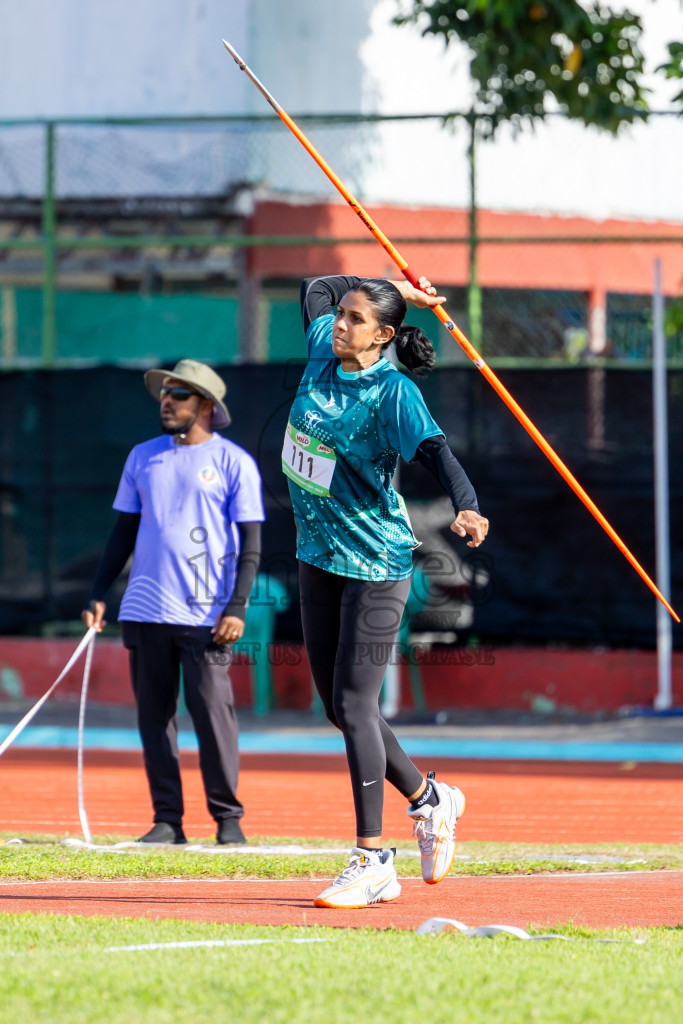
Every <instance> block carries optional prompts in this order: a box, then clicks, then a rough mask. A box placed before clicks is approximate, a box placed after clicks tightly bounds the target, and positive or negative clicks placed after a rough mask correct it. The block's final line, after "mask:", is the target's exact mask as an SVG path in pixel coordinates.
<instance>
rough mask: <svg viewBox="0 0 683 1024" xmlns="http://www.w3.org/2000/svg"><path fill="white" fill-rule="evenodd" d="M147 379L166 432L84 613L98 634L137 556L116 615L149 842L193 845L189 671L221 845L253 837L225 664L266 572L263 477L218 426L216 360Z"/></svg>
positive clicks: (126, 475) (220, 391)
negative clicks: (183, 720) (260, 574)
mask: <svg viewBox="0 0 683 1024" xmlns="http://www.w3.org/2000/svg"><path fill="white" fill-rule="evenodd" d="M145 384H146V386H147V390H148V391H149V392H150V394H151V395H152V396H153V397H154V398H156V399H157V400H158V401H159V402H160V412H161V429H162V431H163V433H162V435H161V436H160V437H155V438H153V439H152V440H151V441H145V442H144V443H143V444H139V445H136V446H135V448H133V450H132V451H131V453H130V455H129V456H128V459H127V460H126V464H125V467H124V470H123V474H122V476H121V481H120V483H119V488H118V491H117V494H116V498H115V501H114V508H115V509H116V510H117V511H118V513H119V517H118V520H117V522H116V524H115V525H114V528H113V530H112V533H111V535H110V537H109V540H108V542H107V545H106V547H105V550H104V553H103V555H102V558H101V560H100V563H99V566H98V569H97V572H96V576H95V581H94V584H93V587H92V590H91V594H90V598H91V600H90V605H89V608H88V609H87V610H85V611H84V612H83V613H82V618H83V621H84V622H85V624H86V626H88V627H89V626H91V625H94V626H95V628H96V629H98V630H101V629H102V626H103V625H104V624H105V623H104V614H105V610H106V605H105V601H104V598H105V595H106V592H107V590H108V588H109V587H110V586H111V584H112V583H113V582H114V580H115V579H116V578H117V576H118V575H119V573H120V572H121V571H122V569H123V568H124V566H125V564H126V562H127V561H128V558H129V557H130V555H131V553H133V565H132V568H131V572H130V577H129V580H128V586H127V588H126V591H125V594H124V596H123V600H122V602H121V608H120V612H119V621H120V623H121V629H122V635H123V642H124V644H125V646H126V647H127V648H128V650H129V652H130V672H131V681H132V684H133V692H134V694H135V701H136V705H137V713H138V727H139V730H140V738H141V740H142V748H143V755H144V763H145V770H146V773H147V780H148V783H149V789H150V794H151V797H152V805H153V808H154V825H153V827H152V829H151V830H150V831H149V832H147V833H146V834H145V835H144V836H142V837H141V839H140V842H143V843H163V844H177V843H184V842H185V841H186V840H185V835H184V832H183V828H182V818H183V810H184V808H183V795H182V784H181V778H180V766H179V760H178V743H177V733H178V725H177V710H178V696H179V689H180V672H181V668H182V678H183V684H184V694H185V703H186V705H187V709H188V711H189V713H190V715H191V717H192V721H193V724H194V728H195V731H196V734H197V740H198V743H199V765H200V769H201V773H202V779H203V782H204V790H205V792H206V800H207V805H208V809H209V813H210V814H211V816H212V817H213V818H214V820H215V821H216V841H217V842H218V843H221V844H228V843H244V842H246V840H245V837H244V834H243V832H242V829H241V826H240V818H241V817H242V815H243V813H244V810H243V807H242V804H241V803H240V801H239V800H238V798H237V793H236V791H237V776H238V767H239V754H238V742H237V741H238V726H237V717H236V714H235V708H234V699H233V693H232V686H231V683H230V679H229V676H228V669H227V667H226V666H227V664H229V661H230V646H229V645H231V644H233V643H234V642H235V641H236V640H239V638H240V637H241V636H242V633H243V631H244V621H245V614H246V608H247V602H248V599H249V594H250V592H251V588H252V584H253V582H254V578H255V576H256V573H257V571H258V564H259V559H260V550H261V522H262V521H263V519H264V513H263V500H262V494H261V479H260V476H259V472H258V469H257V467H256V463H255V462H254V460H253V459H252V457H251V456H250V455H249V454H248V453H247V452H246V451H245V450H244V449H243V448H240V447H239V446H238V445H236V444H233V442H232V441H228V440H226V439H225V438H224V437H221V436H220V435H219V434H217V433H215V431H217V430H221V429H223V428H224V427H227V426H228V424H229V423H230V415H229V413H228V410H227V408H226V406H225V404H224V401H223V398H224V396H225V392H226V388H225V384H224V382H223V381H222V380H221V378H220V377H219V376H218V375H217V374H216V373H215V372H214V371H213V370H212V369H211V368H210V367H209V366H206V365H204V364H203V363H199V362H196V361H195V360H192V359H183V360H181V361H180V362H179V363H177V364H176V366H175V367H174V368H173V370H148V371H147V373H146V374H145Z"/></svg>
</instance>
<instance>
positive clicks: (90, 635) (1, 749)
mask: <svg viewBox="0 0 683 1024" xmlns="http://www.w3.org/2000/svg"><path fill="white" fill-rule="evenodd" d="M96 636H97V630H96V629H94V628H93V627H92V626H91V627H90V629H89V630H88V631H87V633H86V634H85V636H84V637H83V639H82V640H81V642H80V643H79V645H78V647H77V648H76V650H75V651H74V652H73V654H72V655H71V657H70V658H69V660H68V661H67V663H66V665H65V666H64V668H63V669H62V671H61V672H60V673H59V675H58V676H57V678H56V679H55V681H54V683H53V684H52V686H51V687H50V689H49V690H48V691H47V693H44V694H43V696H42V697H41V698H40V700H38V701H36V703H35V704H34V705H33V707H32V708H31V710H30V711H28V712H27V713H26V714H25V715H24V717H23V718H22V720H21V721H20V722H19V723H18V724H17V725H15V726H14V728H13V729H12V731H11V733H10V734H9V736H6V737H5V739H4V740H3V741H2V743H0V755H2V754H4V753H5V751H6V750H7V748H8V747H9V746H11V745H12V743H14V741H15V739H16V738H17V736H18V735H19V733H21V732H23V730H24V729H25V728H26V726H27V725H28V723H29V722H30V721H31V719H32V718H33V716H34V715H36V714H37V713H38V712H39V711H40V709H41V708H42V706H43V704H44V703H45V701H46V700H47V699H48V697H49V696H50V694H51V693H52V692H53V691H54V690H56V689H57V687H58V686H59V684H60V683H61V681H62V679H63V678H64V676H65V675H66V674H67V672H68V671H69V669H70V668H71V667H72V665H75V664H76V662H77V661H78V659H79V658H80V656H81V654H82V653H83V651H84V650H85V648H86V647H88V646H89V644H91V642H92V641H93V640H94V639H95V637H96ZM86 668H88V669H89V663H88V662H86Z"/></svg>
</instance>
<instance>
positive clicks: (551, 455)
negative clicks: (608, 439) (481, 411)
mask: <svg viewBox="0 0 683 1024" xmlns="http://www.w3.org/2000/svg"><path fill="white" fill-rule="evenodd" d="M223 46H224V47H225V49H226V50H227V51H228V53H229V54H230V56H231V57H232V58H233V60H234V61H235V63H236V64H237V65H238V67H239V68H240V70H241V71H244V72H245V74H246V75H247V77H248V78H249V79H250V80H251V81H252V82H253V83H254V85H255V86H256V88H257V89H258V90H259V92H260V93H261V94H262V96H263V97H264V99H265V100H266V101H267V102H268V103H269V104H270V106H271V107H272V108H273V110H274V111H275V112H276V114H277V115H278V116H279V117H280V118H281V119H282V120H283V121H284V123H285V124H286V125H287V127H288V128H289V129H290V131H291V132H292V133H293V134H294V135H296V137H297V139H298V140H299V142H300V143H301V145H302V146H303V147H304V149H305V150H306V151H307V152H308V153H309V154H310V155H311V156H312V157H313V159H314V160H315V162H316V163H317V165H318V167H320V169H321V171H323V173H324V174H326V175H327V177H328V178H329V179H330V181H331V182H332V184H333V185H334V187H335V188H336V189H337V191H338V192H339V193H340V194H341V195H342V196H343V198H344V199H345V200H346V202H347V203H348V204H349V206H350V207H351V209H352V210H353V211H354V213H356V214H357V215H358V216H359V217H360V219H361V220H362V221H363V223H364V224H365V226H366V228H368V230H369V231H370V232H371V233H372V234H373V235H374V237H375V238H376V239H377V241H378V242H379V244H380V245H381V246H382V248H383V249H385V250H386V251H387V253H388V254H389V256H390V257H391V259H392V260H393V262H394V263H395V264H396V266H397V267H398V268H399V270H400V271H401V273H402V274H403V276H404V277H405V278H406V280H408V281H410V283H411V284H412V285H413V286H414V287H415V288H419V287H420V285H419V281H418V277H417V275H416V274H414V273H413V271H412V270H411V269H410V267H409V266H408V262H407V260H405V259H404V258H403V256H402V255H401V253H400V252H399V251H398V249H396V247H395V246H394V245H392V243H391V242H390V240H389V239H388V238H387V236H386V235H385V234H384V232H383V231H382V230H381V228H379V227H378V225H377V224H375V222H374V220H373V219H372V217H371V216H370V215H369V214H368V213H367V211H366V210H364V209H363V207H362V206H361V204H360V203H359V202H358V200H357V199H356V197H355V196H354V195H353V193H352V192H350V191H349V189H348V188H347V187H346V185H345V184H344V182H343V181H342V180H341V178H340V177H339V176H338V175H337V174H335V172H334V171H333V170H332V168H331V167H330V165H329V164H328V163H327V161H326V160H325V159H324V157H323V156H321V154H320V153H319V152H318V150H317V149H316V148H315V146H314V145H313V143H312V142H311V141H310V140H309V139H308V138H307V137H306V136H305V135H304V133H303V132H302V131H301V129H300V128H299V126H298V125H297V124H296V122H295V121H293V120H292V118H291V117H290V116H289V114H288V113H287V111H286V110H283V109H282V107H281V106H280V104H279V103H278V102H277V100H276V99H275V98H274V97H273V96H272V95H271V94H270V93H269V92H268V90H267V89H266V87H265V86H264V85H263V83H262V82H260V81H259V79H258V78H257V77H256V75H255V74H254V73H253V71H252V70H251V68H250V67H248V65H247V64H245V62H244V61H243V60H242V58H241V57H240V56H239V54H238V53H237V52H236V51H235V50H234V49H233V47H232V46H231V45H230V44H229V43H227V42H226V41H225V39H224V40H223ZM431 308H432V311H433V312H434V314H435V315H436V316H437V317H438V318H439V320H440V321H441V323H442V324H443V325H444V327H445V328H446V330H447V331H449V333H450V334H451V335H452V336H453V337H454V338H455V340H456V341H457V343H458V344H459V345H460V347H461V348H462V349H463V350H464V351H465V352H466V353H467V355H468V356H469V357H470V359H471V360H472V362H473V363H474V365H475V366H476V367H477V369H478V370H480V371H481V373H482V374H483V375H484V377H486V379H487V381H488V382H489V384H490V385H491V387H492V388H493V390H494V391H495V392H496V394H498V395H499V396H500V397H501V398H502V399H503V401H504V402H505V404H506V405H507V407H508V409H509V410H510V411H511V412H512V413H513V415H514V416H516V418H517V419H518V420H519V422H520V423H521V424H522V426H523V427H524V429H525V430H526V432H527V433H528V434H529V435H530V436H531V437H532V438H533V439H534V441H535V442H536V444H537V445H538V447H539V448H540V449H541V451H542V452H543V453H544V455H546V456H547V458H548V459H550V461H551V462H552V464H553V466H554V467H555V469H556V470H557V471H558V473H559V474H560V476H561V477H562V478H563V479H564V480H566V482H567V483H568V484H569V486H570V487H571V489H572V490H573V491H574V493H575V494H576V495H577V497H578V498H580V500H581V501H582V502H583V504H584V505H585V506H586V508H587V509H588V511H589V512H590V513H591V515H592V516H593V517H594V518H595V519H597V521H598V522H599V523H600V525H601V526H602V528H603V530H604V531H605V533H606V534H607V536H608V537H609V538H610V539H611V540H612V541H614V543H615V544H616V546H617V547H618V548H619V550H620V551H621V553H622V555H624V557H625V558H626V559H627V560H628V561H629V562H630V563H631V565H632V566H633V568H634V569H635V570H636V572H637V573H638V575H639V576H640V577H641V579H642V580H643V581H644V582H645V583H646V584H647V586H648V587H649V588H650V590H651V591H652V593H653V594H654V595H655V597H657V598H658V600H660V601H661V602H662V604H663V605H664V607H665V608H666V610H667V611H668V612H669V613H670V615H671V616H672V617H673V618H674V619H675V620H676V622H680V621H681V620H680V618H679V616H678V615H677V614H676V612H675V611H674V610H673V608H672V607H671V605H670V604H669V602H668V601H667V599H666V598H665V597H664V595H663V594H662V593H661V591H660V590H659V588H658V587H657V586H656V584H655V583H654V582H653V580H651V579H650V577H649V576H648V574H647V573H646V572H645V570H644V569H643V567H642V565H640V563H639V562H638V560H637V559H636V557H635V556H634V555H633V554H632V553H631V551H630V550H629V549H628V548H627V546H626V544H624V542H623V540H622V539H621V537H620V536H619V534H618V533H617V532H616V530H615V529H614V528H613V527H612V526H611V525H610V523H609V522H608V521H607V519H606V518H605V516H604V515H603V514H602V512H601V511H600V509H599V508H598V506H597V505H596V504H595V502H594V501H593V500H592V498H590V496H589V495H588V494H587V493H586V491H585V490H584V489H583V487H582V486H581V484H580V483H579V481H578V480H577V479H576V477H575V476H574V474H573V473H572V472H571V470H570V469H569V468H568V467H567V466H566V465H565V464H564V462H563V461H562V459H561V458H560V457H559V455H558V454H557V452H556V451H555V450H554V449H553V448H552V446H551V445H549V444H548V442H547V441H546V439H545V438H544V436H543V434H542V433H541V432H540V430H538V428H537V427H535V426H534V424H533V423H532V421H531V420H530V419H529V417H528V416H527V414H526V413H525V412H524V410H523V409H522V408H521V406H520V405H518V403H517V402H516V401H515V399H514V398H513V397H512V395H511V394H510V392H509V391H508V390H507V388H506V387H505V386H504V384H503V383H502V381H500V380H499V379H498V377H497V376H496V374H495V373H494V372H493V370H492V369H491V367H490V366H487V364H486V363H485V362H484V360H483V359H482V357H481V356H480V355H479V353H478V352H477V350H476V349H475V347H474V345H472V343H471V342H470V341H469V340H468V339H467V338H466V337H465V335H464V334H463V333H462V331H461V330H460V328H459V327H457V326H456V324H455V323H454V322H453V321H452V320H451V318H450V317H449V315H448V313H447V312H446V310H445V309H444V308H443V306H441V305H439V306H433V307H431Z"/></svg>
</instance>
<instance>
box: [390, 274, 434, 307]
mask: <svg viewBox="0 0 683 1024" xmlns="http://www.w3.org/2000/svg"><path fill="white" fill-rule="evenodd" d="M418 280H419V285H420V287H419V288H415V286H414V285H412V284H411V283H410V281H407V280H406V279H405V278H401V279H400V280H399V281H391V284H393V285H394V287H395V288H398V290H399V291H400V293H401V295H402V296H403V298H404V299H405V300H406V302H412V304H413V306H418V307H419V308H421V309H428V308H429V309H431V307H432V306H439V305H441V304H442V303H444V302H445V301H446V296H445V295H437V294H436V288H435V287H434V285H433V284H432V282H431V281H428V280H427V278H426V277H420V278H419V279H418Z"/></svg>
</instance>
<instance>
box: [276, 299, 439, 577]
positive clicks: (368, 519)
mask: <svg viewBox="0 0 683 1024" xmlns="http://www.w3.org/2000/svg"><path fill="white" fill-rule="evenodd" d="M333 321H334V315H333V314H331V313H328V314H325V315H324V316H319V317H317V319H315V320H313V322H312V323H311V324H310V326H309V328H308V330H307V332H306V341H307V344H308V356H309V361H308V363H307V365H306V369H305V371H304V375H303V377H302V379H301V383H300V384H299V387H298V390H297V395H296V398H295V400H294V404H293V405H292V408H291V411H290V415H289V423H288V426H287V432H286V434H285V440H284V445H283V449H282V468H283V471H284V472H285V473H286V475H287V477H288V482H289V490H290V494H291V499H292V506H293V510H294V517H295V520H296V527H297V557H298V558H299V559H300V560H301V561H303V562H308V563H309V564H311V565H315V566H317V567H318V568H320V569H325V570H327V571H328V572H333V573H337V574H338V575H341V576H349V577H352V578H354V579H361V580H376V581H379V580H402V579H406V578H407V577H409V576H410V574H411V572H412V550H413V548H415V547H417V545H418V543H419V542H418V541H417V540H416V539H415V537H414V536H413V531H412V528H411V525H410V520H409V518H408V513H407V511H406V507H405V502H404V501H403V498H402V497H401V496H400V495H399V494H398V493H397V492H396V490H395V489H394V488H393V487H392V484H391V480H392V477H393V475H394V471H395V469H396V463H397V460H398V457H399V455H401V456H402V457H403V458H404V459H405V460H406V461H407V462H410V461H411V459H412V458H413V457H414V455H415V452H416V450H417V447H418V445H419V444H421V443H422V441H424V440H425V439H426V438H428V437H433V436H435V435H437V434H441V433H442V431H441V430H440V428H439V427H438V426H437V424H436V423H435V421H434V420H433V418H432V416H431V415H430V413H429V411H428V409H427V407H426V405H425V403H424V399H423V398H422V394H421V393H420V390H419V388H418V387H417V386H416V384H414V383H413V381H411V380H409V379H408V378H407V377H406V376H404V375H403V374H402V373H400V372H399V371H398V370H397V369H396V367H395V366H394V365H393V364H392V363H391V362H389V360H388V359H384V358H380V359H379V360H378V362H376V363H374V364H373V365H372V366H371V367H369V368H368V369H367V370H360V371H358V372H355V373H347V372H345V371H344V370H342V368H341V361H340V360H339V359H338V358H337V357H336V356H335V355H334V353H333V351H332V324H333Z"/></svg>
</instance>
